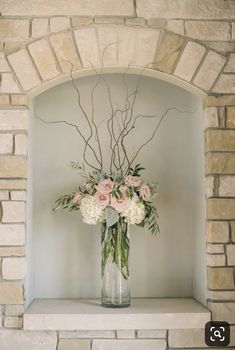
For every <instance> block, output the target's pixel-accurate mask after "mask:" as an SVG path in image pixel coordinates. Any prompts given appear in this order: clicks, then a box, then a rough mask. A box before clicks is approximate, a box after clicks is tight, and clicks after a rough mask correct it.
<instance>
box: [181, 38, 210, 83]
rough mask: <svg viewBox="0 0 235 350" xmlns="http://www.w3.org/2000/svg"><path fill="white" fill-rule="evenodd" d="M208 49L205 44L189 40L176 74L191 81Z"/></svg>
mask: <svg viewBox="0 0 235 350" xmlns="http://www.w3.org/2000/svg"><path fill="white" fill-rule="evenodd" d="M205 52H206V49H205V47H204V46H202V45H199V44H198V43H194V42H192V41H189V42H188V43H187V45H186V47H185V49H184V51H183V53H182V55H181V57H180V60H179V62H178V64H177V67H176V69H175V72H174V75H177V76H178V77H180V78H182V79H184V80H187V81H190V80H191V79H192V77H193V75H194V73H195V72H196V69H197V67H198V66H199V64H200V62H201V60H202V58H203V56H204V54H205Z"/></svg>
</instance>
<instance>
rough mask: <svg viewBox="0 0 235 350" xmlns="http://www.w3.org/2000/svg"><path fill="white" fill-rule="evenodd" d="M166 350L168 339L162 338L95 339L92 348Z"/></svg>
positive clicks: (95, 349) (97, 349)
mask: <svg viewBox="0 0 235 350" xmlns="http://www.w3.org/2000/svg"><path fill="white" fill-rule="evenodd" d="M143 349H144V350H156V349H158V350H165V349H166V341H165V340H162V339H156V340H155V339H154V340H150V339H148V340H147V339H133V340H94V341H93V349H92V350H143Z"/></svg>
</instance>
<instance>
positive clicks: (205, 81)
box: [194, 51, 226, 91]
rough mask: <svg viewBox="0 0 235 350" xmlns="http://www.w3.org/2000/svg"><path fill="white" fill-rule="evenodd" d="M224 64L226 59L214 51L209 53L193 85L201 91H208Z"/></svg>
mask: <svg viewBox="0 0 235 350" xmlns="http://www.w3.org/2000/svg"><path fill="white" fill-rule="evenodd" d="M225 62H226V58H225V57H224V56H222V55H220V54H218V53H216V52H214V51H209V52H208V54H207V55H206V57H205V60H204V62H203V64H202V66H201V67H200V69H199V71H198V73H197V75H196V77H195V79H194V83H195V85H197V86H198V87H200V88H202V89H203V90H206V91H208V90H210V89H211V88H212V86H213V84H214V82H215V80H216V78H217V77H218V75H219V73H220V71H221V69H222V68H223V66H224V64H225Z"/></svg>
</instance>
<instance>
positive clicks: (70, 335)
mask: <svg viewBox="0 0 235 350" xmlns="http://www.w3.org/2000/svg"><path fill="white" fill-rule="evenodd" d="M59 337H60V338H67V339H74V338H115V333H114V331H105V330H103V331H72V332H70V331H61V332H59Z"/></svg>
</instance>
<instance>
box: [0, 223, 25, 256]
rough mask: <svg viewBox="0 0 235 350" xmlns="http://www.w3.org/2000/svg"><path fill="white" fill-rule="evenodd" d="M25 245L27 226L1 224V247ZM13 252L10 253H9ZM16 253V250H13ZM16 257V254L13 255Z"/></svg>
mask: <svg viewBox="0 0 235 350" xmlns="http://www.w3.org/2000/svg"><path fill="white" fill-rule="evenodd" d="M24 244H25V226H24V225H22V224H18V225H1V224H0V245H1V246H18V245H19V246H20V245H24ZM10 252H11V250H10V251H9V253H10ZM13 252H14V250H13ZM12 255H14V254H12Z"/></svg>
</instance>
